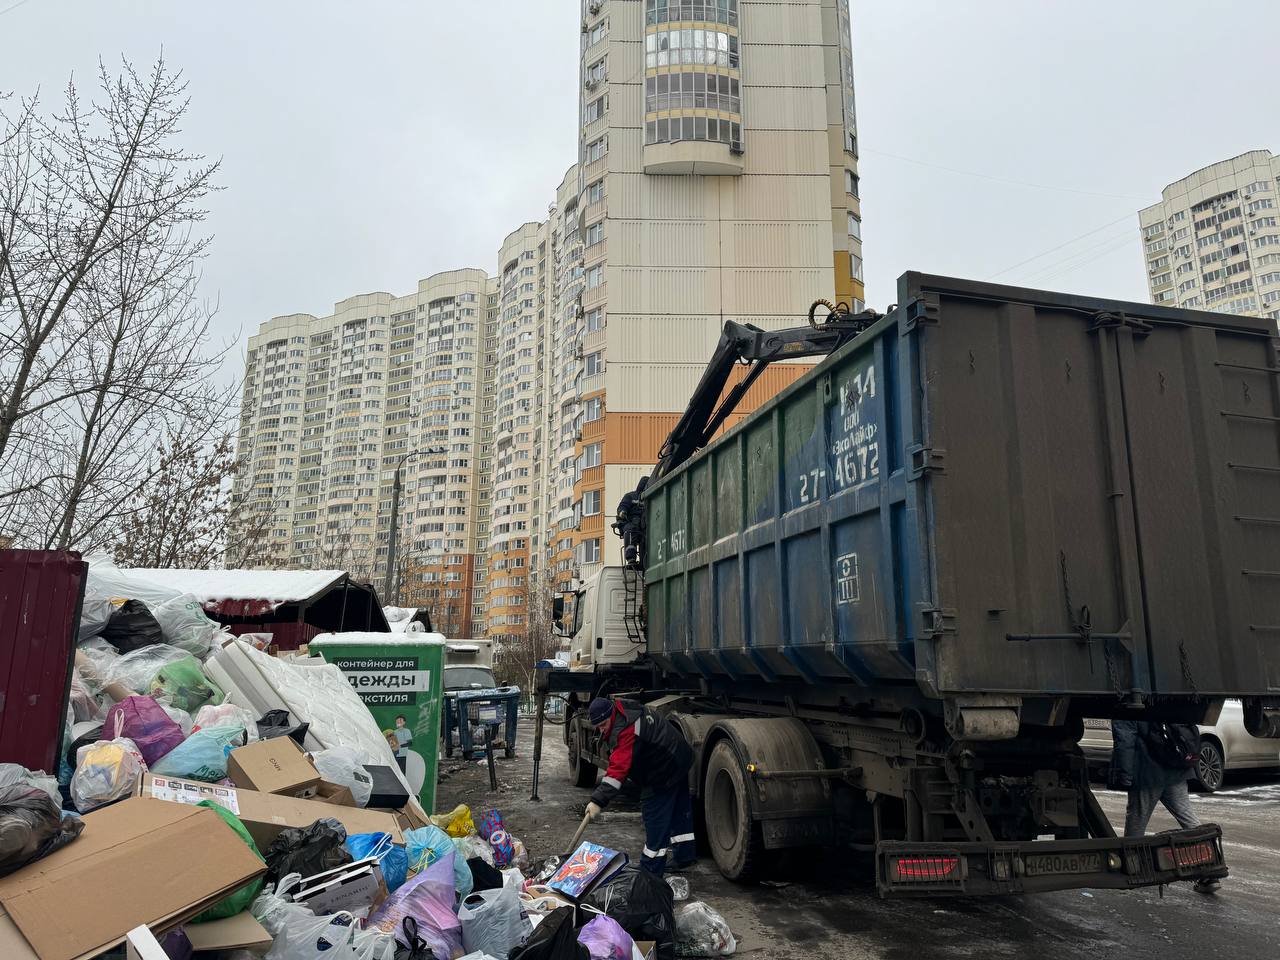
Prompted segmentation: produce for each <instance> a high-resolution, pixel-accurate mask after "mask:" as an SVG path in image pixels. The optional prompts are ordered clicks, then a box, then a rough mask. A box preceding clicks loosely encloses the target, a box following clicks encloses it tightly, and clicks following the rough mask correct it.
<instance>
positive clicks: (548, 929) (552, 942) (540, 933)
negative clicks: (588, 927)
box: [507, 881, 662, 960]
mask: <svg viewBox="0 0 1280 960" xmlns="http://www.w3.org/2000/svg"><path fill="white" fill-rule="evenodd" d="M658 882H659V883H661V882H662V881H658ZM590 956H591V955H590V954H589V953H588V952H587V948H586V947H584V946H583V945H582V944H580V943H579V942H578V931H577V929H576V928H575V927H574V925H573V907H561V908H560V909H559V910H555V911H553V912H551V913H549V914H547V917H546V919H545V920H543V921H542V922H541V923H540V924H538V927H537V929H536V930H534V931H533V933H532V934H531V935H530V936H529V939H528V940H526V941H525V942H524V943H523V944H522V945H521V946H518V947H515V948H513V949H512V951H511V952H510V953H509V954H507V960H589V958H590Z"/></svg>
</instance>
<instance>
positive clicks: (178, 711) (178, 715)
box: [156, 700, 195, 737]
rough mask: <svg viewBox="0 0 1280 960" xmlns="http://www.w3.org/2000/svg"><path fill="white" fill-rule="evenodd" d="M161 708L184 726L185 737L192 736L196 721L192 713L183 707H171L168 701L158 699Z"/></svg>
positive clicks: (178, 723) (174, 720) (179, 724)
mask: <svg viewBox="0 0 1280 960" xmlns="http://www.w3.org/2000/svg"><path fill="white" fill-rule="evenodd" d="M156 703H157V704H159V705H160V709H161V710H163V711H164V712H165V713H167V714H168V715H169V719H170V720H172V721H173V722H174V723H176V724H177V725H178V726H180V727H181V728H182V735H183V736H184V737H189V736H191V731H192V730H193V729H194V728H195V721H194V720H192V719H191V714H189V713H187V711H185V710H183V709H182V708H181V707H171V706H169V704H167V703H162V702H161V701H159V700H157V701H156Z"/></svg>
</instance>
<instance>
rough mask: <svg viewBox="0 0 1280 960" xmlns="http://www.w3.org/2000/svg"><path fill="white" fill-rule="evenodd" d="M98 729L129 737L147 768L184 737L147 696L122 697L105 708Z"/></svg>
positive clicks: (112, 734)
mask: <svg viewBox="0 0 1280 960" xmlns="http://www.w3.org/2000/svg"><path fill="white" fill-rule="evenodd" d="M102 729H103V730H105V731H106V733H107V735H108V736H110V737H128V738H129V739H130V740H132V741H133V743H134V746H136V747H137V748H138V752H139V753H141V754H142V759H143V760H145V761H147V766H149V767H153V766H155V764H156V761H158V760H159V759H160V758H161V757H163V756H164V755H165V754H166V753H168V752H169V751H170V750H172V749H173V748H174V747H176V746H177V745H178V744H180V743H182V741H183V739H184V738H183V735H182V727H180V726H179V725H178V724H177V723H175V722H174V721H173V720H171V719H170V718H169V715H168V714H167V713H165V712H164V710H163V709H161V707H160V704H158V703H156V702H155V700H153V699H151V697H125V698H124V699H123V700H121V701H120V702H119V703H117V704H115V705H114V706H112V707H111V709H110V710H108V711H107V719H106V721H105V722H104V723H103V725H102Z"/></svg>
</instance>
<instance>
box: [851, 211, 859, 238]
mask: <svg viewBox="0 0 1280 960" xmlns="http://www.w3.org/2000/svg"><path fill="white" fill-rule="evenodd" d="M849 236H851V237H853V239H855V240H861V239H862V218H861V217H859V216H858V215H857V214H856V213H854V212H853V211H852V210H850V211H849Z"/></svg>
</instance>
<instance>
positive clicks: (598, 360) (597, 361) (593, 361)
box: [583, 350, 604, 377]
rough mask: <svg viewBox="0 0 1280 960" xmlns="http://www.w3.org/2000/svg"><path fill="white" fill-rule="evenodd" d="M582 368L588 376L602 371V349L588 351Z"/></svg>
mask: <svg viewBox="0 0 1280 960" xmlns="http://www.w3.org/2000/svg"><path fill="white" fill-rule="evenodd" d="M583 368H584V370H585V373H586V375H587V376H588V377H594V376H596V375H597V374H600V373H604V351H603V350H597V351H596V352H595V353H588V354H587V356H586V361H585V363H584V364H583Z"/></svg>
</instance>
